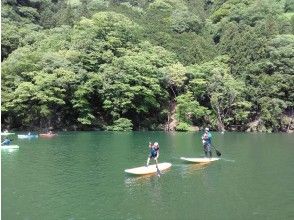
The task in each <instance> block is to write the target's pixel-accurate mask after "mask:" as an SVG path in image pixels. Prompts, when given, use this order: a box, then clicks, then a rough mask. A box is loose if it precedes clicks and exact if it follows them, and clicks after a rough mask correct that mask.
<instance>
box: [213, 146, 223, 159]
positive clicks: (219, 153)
mask: <svg viewBox="0 0 294 220" xmlns="http://www.w3.org/2000/svg"><path fill="white" fill-rule="evenodd" d="M211 146H212V147H213V148H214V150H215V152H216V155H217V156H219V157H220V156H221V155H222V153H221V152H220V151H218V150H217V149H216V148H215V147H214V146H213V145H212V144H211Z"/></svg>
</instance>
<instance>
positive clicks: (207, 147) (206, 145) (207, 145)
mask: <svg viewBox="0 0 294 220" xmlns="http://www.w3.org/2000/svg"><path fill="white" fill-rule="evenodd" d="M201 138H202V144H203V150H204V153H205V157H207V156H208V154H209V157H212V152H211V139H212V135H211V133H210V132H209V128H205V132H204V134H203V135H202V137H201Z"/></svg>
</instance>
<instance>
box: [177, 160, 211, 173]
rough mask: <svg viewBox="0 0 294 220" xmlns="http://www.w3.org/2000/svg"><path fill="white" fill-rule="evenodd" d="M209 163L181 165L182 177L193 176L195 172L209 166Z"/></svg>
mask: <svg viewBox="0 0 294 220" xmlns="http://www.w3.org/2000/svg"><path fill="white" fill-rule="evenodd" d="M209 164H210V163H185V164H183V165H181V166H180V167H181V174H182V176H186V175H191V174H195V172H196V171H199V170H203V169H205V168H206V167H208V166H209Z"/></svg>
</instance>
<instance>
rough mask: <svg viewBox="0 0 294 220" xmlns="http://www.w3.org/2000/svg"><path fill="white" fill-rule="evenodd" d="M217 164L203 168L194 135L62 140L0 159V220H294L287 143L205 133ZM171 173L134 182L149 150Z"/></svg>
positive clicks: (273, 137) (33, 143)
mask: <svg viewBox="0 0 294 220" xmlns="http://www.w3.org/2000/svg"><path fill="white" fill-rule="evenodd" d="M212 134H213V142H214V144H215V146H216V147H217V148H218V150H219V151H221V152H222V160H220V161H216V162H214V163H211V164H209V165H196V164H188V163H184V162H183V161H181V160H180V159H179V158H180V157H181V156H184V157H199V156H203V152H202V147H201V141H200V136H201V133H164V132H130V133H110V132H64V133H60V134H59V136H58V137H56V138H52V139H44V138H38V139H35V140H19V139H17V137H16V136H15V137H14V144H17V145H19V146H20V148H19V149H18V150H14V151H4V150H2V152H1V165H2V168H1V169H2V176H1V184H2V194H1V199H2V204H1V206H2V207H1V209H2V219H5V220H18V219H25V220H29V219H32V220H35V219H36V220H40V219H68V220H80V219H90V220H92V219H225V220H227V219H294V168H293V167H294V166H293V165H294V163H293V155H294V135H293V134H246V133H225V134H223V135H222V134H220V133H212ZM149 141H152V142H154V141H157V142H159V144H160V147H161V148H160V149H161V152H160V153H161V154H160V158H159V160H160V162H171V163H172V164H173V166H172V168H171V169H169V170H168V171H166V172H164V173H163V175H162V176H161V177H160V178H159V177H157V176H156V175H151V176H141V177H134V176H128V175H126V174H125V173H124V169H127V168H133V167H138V166H142V165H144V164H145V163H146V159H147V155H148V142H149Z"/></svg>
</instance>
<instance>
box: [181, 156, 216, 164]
mask: <svg viewBox="0 0 294 220" xmlns="http://www.w3.org/2000/svg"><path fill="white" fill-rule="evenodd" d="M219 159H220V158H218V157H210V158H209V157H198V158H197V157H194V158H192V157H181V160H185V161H188V162H192V163H210V162H213V161H217V160H219Z"/></svg>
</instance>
